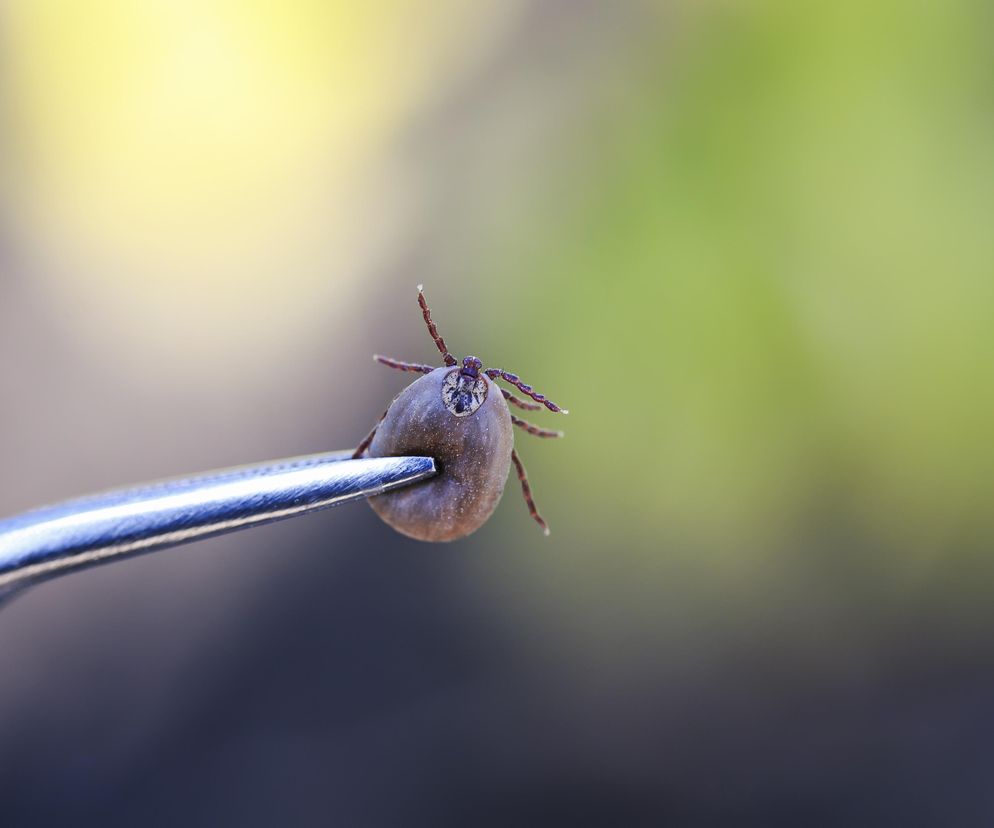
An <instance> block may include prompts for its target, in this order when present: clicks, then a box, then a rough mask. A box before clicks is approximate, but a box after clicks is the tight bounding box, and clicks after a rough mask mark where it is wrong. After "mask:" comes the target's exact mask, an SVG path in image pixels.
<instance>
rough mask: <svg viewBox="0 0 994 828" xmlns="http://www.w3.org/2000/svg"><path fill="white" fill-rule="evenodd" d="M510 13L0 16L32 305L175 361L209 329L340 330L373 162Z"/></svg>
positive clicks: (376, 200) (74, 7) (23, 10)
mask: <svg viewBox="0 0 994 828" xmlns="http://www.w3.org/2000/svg"><path fill="white" fill-rule="evenodd" d="M512 8H513V4H505V5H503V6H497V5H492V6H491V7H490V8H489V9H488V10H483V9H470V8H469V7H467V6H466V5H464V4H459V3H454V2H450V0H441V1H440V2H420V1H418V2H395V3H390V4H377V3H373V4H360V3H345V2H332V3H321V2H294V3H276V2H267V3H238V2H211V3H197V2H183V1H182V0H180V2H147V3H144V2H143V3H133V2H126V1H125V0H121V1H120V2H117V1H115V0H102V1H101V2H96V3H86V4H81V3H73V2H61V1H60V0H42V2H37V3H34V2H32V3H16V4H11V5H9V6H8V7H7V8H6V9H5V10H4V12H3V17H4V20H3V24H4V26H3V28H4V72H3V80H2V89H3V93H4V98H5V100H6V103H7V114H8V118H9V120H8V122H9V123H10V124H11V125H12V127H13V128H12V129H11V130H10V132H9V133H8V135H7V136H6V146H5V152H6V153H7V154H8V157H9V158H14V159H16V163H15V164H12V165H10V166H11V169H10V171H9V173H10V175H9V178H10V185H11V186H10V188H9V189H10V191H9V197H10V201H11V203H12V204H14V205H16V206H15V207H13V208H12V209H11V210H10V212H11V213H12V215H13V216H14V218H15V220H16V221H17V223H18V225H19V227H20V229H21V232H23V233H24V234H25V235H26V236H29V237H32V238H33V250H34V251H35V253H36V254H37V256H38V262H37V264H38V268H37V273H38V274H39V276H40V278H43V279H49V280H51V285H50V287H49V289H50V291H51V296H52V299H53V301H56V302H61V303H65V306H66V307H67V308H76V309H80V308H86V309H87V312H86V313H85V314H69V315H68V320H69V321H70V322H72V323H74V324H78V325H81V326H83V327H84V329H85V330H84V335H88V336H90V337H95V338H97V339H99V338H100V337H105V336H107V335H109V333H113V332H123V335H124V336H125V337H135V336H137V335H138V333H137V331H136V327H137V329H138V330H141V331H145V332H146V334H147V332H148V326H151V331H152V333H156V332H158V334H159V335H160V336H162V337H163V338H164V339H165V337H167V335H168V334H169V333H173V334H178V335H176V336H175V339H174V341H170V343H169V346H168V347H170V348H173V347H179V348H180V349H182V348H184V347H186V348H189V349H190V350H189V353H190V354H191V355H192V354H194V353H195V352H196V351H197V350H198V349H203V348H204V347H206V346H207V345H208V344H209V345H210V346H211V347H216V346H217V343H216V342H213V341H212V342H210V343H208V342H207V341H206V340H205V338H204V337H203V336H199V335H198V334H197V333H196V332H197V331H198V330H199V329H201V328H202V327H203V326H206V325H207V324H208V323H209V322H212V323H214V324H217V319H216V317H217V315H218V314H219V313H223V314H225V315H228V316H229V317H234V319H232V320H230V321H232V322H235V320H237V323H238V324H237V325H233V327H239V326H240V327H243V328H245V327H248V328H258V329H265V330H266V331H268V332H269V333H268V339H269V344H270V345H271V346H278V345H279V343H280V342H283V341H286V340H285V337H286V336H287V335H288V334H290V333H291V332H292V331H294V330H296V329H298V328H299V327H300V326H301V325H305V326H308V327H311V328H312V329H315V328H316V327H317V324H319V323H321V322H323V324H326V325H327V324H336V323H341V322H342V321H343V317H344V316H345V315H344V314H343V313H342V311H340V310H338V308H339V307H342V306H344V305H345V304H346V303H347V302H348V301H350V300H351V299H352V298H354V296H355V292H354V282H355V281H356V279H357V278H358V277H359V276H360V275H361V274H362V273H363V268H364V267H365V266H366V265H367V264H368V261H369V260H370V258H371V256H372V255H373V254H372V253H370V251H369V248H370V247H371V244H370V239H371V238H373V237H384V238H386V239H389V238H390V236H391V233H395V232H397V231H396V230H395V229H394V228H393V225H392V223H393V222H394V221H395V216H394V215H393V214H392V212H391V208H392V207H393V202H394V201H402V199H400V198H394V196H395V195H396V192H395V190H394V189H393V185H392V183H391V182H390V181H389V177H388V174H387V173H386V172H385V171H384V169H383V163H380V166H379V167H378V166H377V162H383V159H384V154H385V152H386V150H387V149H388V148H389V145H390V142H391V141H392V140H394V138H395V136H396V134H397V131H398V130H399V129H400V128H401V126H402V124H403V123H404V122H405V119H407V118H409V117H410V115H411V111H412V108H413V107H414V106H415V105H416V102H418V101H424V100H426V99H430V98H431V96H433V95H436V94H439V93H440V92H441V91H442V90H444V89H445V88H446V86H447V85H448V84H449V83H450V81H451V80H452V79H453V78H454V77H456V75H455V73H454V70H453V66H454V65H461V66H465V65H466V64H469V65H472V63H473V59H474V55H478V54H485V53H486V50H487V48H488V43H491V42H492V40H493V39H494V38H495V37H498V36H499V33H500V31H501V19H502V17H503V16H505V15H506V14H507V13H508V12H510V11H511V10H512ZM481 12H483V13H481ZM371 215H372V216H375V217H376V221H375V223H373V222H371V220H370V216H371ZM332 257H333V261H331V259H332ZM332 295H334V297H335V301H330V297H331V296H332ZM98 297H99V298H98ZM322 304H324V305H325V307H326V310H325V312H324V316H323V319H322V318H320V317H318V316H317V315H316V309H317V308H319V307H321V305H322ZM184 329H189V330H190V331H192V332H193V334H192V335H190V336H184V335H182V331H184ZM229 341H230V340H229ZM222 347H223V346H222ZM230 347H235V343H232V345H231V346H230ZM105 350H106V349H105ZM286 358H287V354H286V352H285V351H283V352H281V353H279V354H278V355H274V363H273V366H274V367H275V365H276V364H277V362H278V361H279V360H285V359H286Z"/></svg>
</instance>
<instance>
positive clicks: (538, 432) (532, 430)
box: [511, 414, 566, 437]
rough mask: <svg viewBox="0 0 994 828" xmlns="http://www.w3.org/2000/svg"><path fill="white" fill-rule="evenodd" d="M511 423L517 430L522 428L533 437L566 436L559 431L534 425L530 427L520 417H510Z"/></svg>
mask: <svg viewBox="0 0 994 828" xmlns="http://www.w3.org/2000/svg"><path fill="white" fill-rule="evenodd" d="M511 422H512V423H514V425H516V426H517V427H518V428H523V429H524V430H525V431H527V432H528V433H529V434H533V435H534V436H535V437H565V436H566V435H565V434H564V433H563V432H561V431H553V430H552V429H549V428H539V427H538V426H536V425H532V424H531V423H529V422H527V421H526V420H522V419H521V418H520V417H515V416H514V415H513V414H512V415H511Z"/></svg>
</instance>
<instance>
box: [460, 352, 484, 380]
mask: <svg viewBox="0 0 994 828" xmlns="http://www.w3.org/2000/svg"><path fill="white" fill-rule="evenodd" d="M482 367H483V363H482V362H481V361H480V360H479V359H477V358H476V357H475V356H468V357H466V358H465V359H463V361H462V368H460V369H459V373H460V374H462V375H463V376H464V377H471V378H472V379H476V378H477V377H478V376H480V369H481V368H482Z"/></svg>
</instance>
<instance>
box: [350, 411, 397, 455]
mask: <svg viewBox="0 0 994 828" xmlns="http://www.w3.org/2000/svg"><path fill="white" fill-rule="evenodd" d="M387 410H389V409H387ZM386 416H387V412H386V411H384V412H383V413H382V414H381V415H380V419H378V420H377V421H376V425H374V426H373V430H372V431H370V432H369V434H367V435H366V436H365V437H364V438H363V440H362V442H361V443H359V447H358V448H357V449H356V450H355V451H354V452H352V459H353V460H358V459H359V458H360V457H362V455H363V454H364V453H365V452H366V449H368V448H369V444H370V443H372V442H373V438H374V437H375V436H376V429H378V428H379V427H380V423H382V422H383V418H384V417H386Z"/></svg>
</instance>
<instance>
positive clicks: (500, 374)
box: [484, 368, 569, 414]
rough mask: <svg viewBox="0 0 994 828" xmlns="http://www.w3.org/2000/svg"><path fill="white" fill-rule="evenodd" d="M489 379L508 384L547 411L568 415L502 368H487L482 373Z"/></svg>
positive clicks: (519, 378) (563, 409)
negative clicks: (499, 380)
mask: <svg viewBox="0 0 994 828" xmlns="http://www.w3.org/2000/svg"><path fill="white" fill-rule="evenodd" d="M484 373H485V374H486V375H487V376H488V377H490V379H493V380H495V379H501V380H504V382H509V383H511V385H513V386H514V387H515V388H517V389H518V390H519V391H520V392H521V393H522V394H527V395H528V396H529V397H531V398H532V399H533V400H535V402H537V403H542V405H544V406H545V407H546V408H548V409H549V411H555V412H557V413H560V414H569V412H568V411H567V410H566V409H565V408H560V407H559V406H558V405H556V404H555V403H554V402H553V401H552V400H549V399H546V397H545V394H539V393H538V392H537V391H534V390H533V389H532V387H531V386H530V385H526V384H525V383H523V382H522V381H521V377H519V376H518V375H517V374H512V373H511V372H510V371H505V370H504V369H503V368H487V370H486V371H485V372H484Z"/></svg>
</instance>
